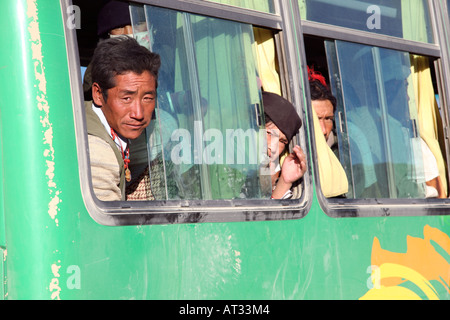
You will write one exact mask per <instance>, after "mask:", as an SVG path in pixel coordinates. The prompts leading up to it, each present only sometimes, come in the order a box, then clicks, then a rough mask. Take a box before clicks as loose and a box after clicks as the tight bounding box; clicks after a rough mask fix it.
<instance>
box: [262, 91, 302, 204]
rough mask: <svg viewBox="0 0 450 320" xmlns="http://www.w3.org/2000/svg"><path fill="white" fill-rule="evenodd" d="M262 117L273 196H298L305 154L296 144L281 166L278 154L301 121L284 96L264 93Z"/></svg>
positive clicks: (279, 197) (295, 132)
mask: <svg viewBox="0 0 450 320" xmlns="http://www.w3.org/2000/svg"><path fill="white" fill-rule="evenodd" d="M262 97H263V105H264V116H265V120H266V133H267V145H268V150H267V153H268V156H269V158H270V162H269V166H270V172H271V176H272V179H271V181H272V199H291V198H300V195H301V190H299V188H300V184H299V180H300V179H301V178H302V177H303V175H304V174H305V172H306V168H307V166H306V157H305V154H304V153H303V150H302V149H301V148H300V146H298V145H296V146H294V148H293V151H292V152H291V153H289V154H288V155H287V156H286V157H285V158H284V160H283V163H282V164H281V165H280V161H279V158H280V155H281V154H282V153H283V152H284V151H285V149H286V146H288V145H289V142H290V141H291V139H292V137H293V136H295V135H296V134H297V133H298V131H299V129H300V127H301V125H302V122H301V120H300V117H299V116H298V114H297V111H296V110H295V108H294V106H293V105H292V104H291V103H290V102H289V101H287V100H286V99H284V98H283V97H281V96H279V95H277V94H275V93H270V92H263V93H262Z"/></svg>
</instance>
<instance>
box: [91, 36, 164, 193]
mask: <svg viewBox="0 0 450 320" xmlns="http://www.w3.org/2000/svg"><path fill="white" fill-rule="evenodd" d="M160 64H161V62H160V57H159V55H158V54H155V53H151V52H150V51H148V50H147V49H146V48H144V47H142V46H141V45H139V43H138V42H137V41H136V40H135V39H133V38H129V37H120V38H113V39H107V40H103V41H101V42H100V43H99V44H98V46H97V48H96V50H95V52H94V56H93V59H92V63H91V65H92V72H91V74H92V83H93V84H92V98H93V100H92V101H86V102H85V110H86V120H87V129H88V140H89V149H90V163H91V174H92V184H93V189H94V193H95V194H96V196H97V198H99V199H100V200H104V201H120V200H125V199H126V196H125V183H126V181H130V180H131V174H130V170H129V168H128V163H129V161H130V158H129V140H130V139H136V138H138V137H139V136H140V135H141V134H142V132H143V131H144V130H145V128H146V127H147V126H148V125H149V124H150V120H151V118H152V114H153V111H154V109H155V105H156V88H157V81H158V70H159V67H160ZM124 105H129V106H130V107H127V108H126V112H124V111H123V110H124V107H123V106H124Z"/></svg>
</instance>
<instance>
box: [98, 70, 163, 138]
mask: <svg viewBox="0 0 450 320" xmlns="http://www.w3.org/2000/svg"><path fill="white" fill-rule="evenodd" d="M115 83H116V86H115V87H113V88H111V89H109V90H108V95H107V101H105V100H104V97H103V95H102V92H101V88H100V87H99V86H98V84H97V83H94V84H93V86H92V96H93V99H94V102H95V104H96V105H98V106H101V109H102V111H103V114H104V115H105V118H106V120H107V121H108V124H109V126H110V127H111V128H113V129H114V131H116V133H118V134H119V135H120V136H122V137H123V138H127V139H136V138H137V137H139V136H140V135H141V133H142V132H143V131H144V129H145V128H146V127H147V126H148V125H149V124H150V120H151V117H152V114H153V111H154V110H155V105H156V81H155V77H154V76H153V75H152V74H150V72H148V71H144V72H143V73H142V74H136V73H134V72H128V73H125V74H123V75H117V76H115Z"/></svg>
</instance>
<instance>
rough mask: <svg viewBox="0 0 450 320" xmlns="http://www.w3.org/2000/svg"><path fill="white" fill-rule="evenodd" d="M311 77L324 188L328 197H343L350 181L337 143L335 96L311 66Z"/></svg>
mask: <svg viewBox="0 0 450 320" xmlns="http://www.w3.org/2000/svg"><path fill="white" fill-rule="evenodd" d="M308 78H309V87H310V94H311V104H312V107H313V119H314V130H315V136H316V147H317V156H318V167H319V177H320V183H321V189H322V192H323V193H324V195H325V197H327V198H331V197H342V196H345V194H346V193H347V192H348V182H347V176H346V174H345V171H344V169H343V168H342V165H341V163H340V162H339V160H338V144H337V140H336V139H335V135H334V127H335V125H334V112H335V109H336V98H335V97H334V96H333V95H332V93H331V91H330V89H328V85H327V83H326V80H325V78H324V77H323V76H322V75H321V74H320V73H318V72H315V71H314V69H313V68H312V67H311V68H308ZM321 134H323V136H321Z"/></svg>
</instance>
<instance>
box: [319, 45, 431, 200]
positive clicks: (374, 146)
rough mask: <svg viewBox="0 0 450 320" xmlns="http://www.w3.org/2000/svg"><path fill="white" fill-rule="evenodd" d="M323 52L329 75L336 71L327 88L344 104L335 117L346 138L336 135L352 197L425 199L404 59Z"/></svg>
mask: <svg viewBox="0 0 450 320" xmlns="http://www.w3.org/2000/svg"><path fill="white" fill-rule="evenodd" d="M327 47H328V48H329V50H328V52H329V54H332V53H333V52H334V54H336V55H337V57H336V56H335V57H329V63H330V64H336V63H337V64H338V65H332V67H331V68H332V70H336V69H337V68H339V69H340V76H338V73H335V72H334V73H333V74H334V75H335V76H334V77H333V79H332V87H333V91H334V93H335V94H337V95H340V96H341V98H342V101H343V102H344V104H343V105H340V106H338V112H340V113H341V115H342V116H341V117H339V118H340V119H346V127H347V132H346V133H345V132H339V133H338V135H340V141H348V145H349V148H348V153H349V155H348V158H349V159H350V160H349V161H350V164H349V165H348V166H347V169H348V171H350V173H351V175H350V176H351V177H352V181H351V183H352V185H353V197H354V198H380V197H381V198H423V197H425V189H424V188H425V185H424V182H425V179H424V176H423V175H424V173H423V161H422V160H421V159H422V152H421V140H420V137H419V134H418V128H417V108H416V104H415V101H414V95H413V94H409V93H408V92H412V91H411V88H409V81H410V62H409V54H408V53H404V52H399V51H394V50H388V49H382V48H376V47H369V46H364V45H359V44H352V43H346V42H341V41H336V42H328V43H327ZM332 47H334V48H332ZM333 49H334V51H333ZM345 134H347V136H346V137H343V136H344V135H345Z"/></svg>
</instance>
